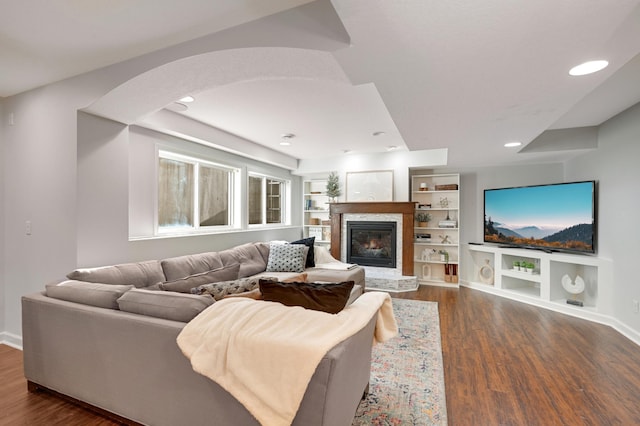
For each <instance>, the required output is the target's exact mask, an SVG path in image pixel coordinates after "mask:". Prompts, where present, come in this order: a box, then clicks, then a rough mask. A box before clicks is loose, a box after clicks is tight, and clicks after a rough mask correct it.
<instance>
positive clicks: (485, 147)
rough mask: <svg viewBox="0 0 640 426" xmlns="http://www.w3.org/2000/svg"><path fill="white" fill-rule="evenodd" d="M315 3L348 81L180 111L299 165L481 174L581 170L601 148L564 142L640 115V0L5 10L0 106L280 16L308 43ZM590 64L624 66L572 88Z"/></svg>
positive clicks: (293, 82)
mask: <svg viewBox="0 0 640 426" xmlns="http://www.w3.org/2000/svg"><path fill="white" fill-rule="evenodd" d="M313 3H315V4H320V5H321V6H322V7H324V8H325V9H326V8H327V7H328V8H331V10H332V12H333V14H322V15H321V16H320V15H318V16H316V19H315V20H316V21H319V22H320V24H321V25H322V26H324V27H326V28H327V31H326V32H325V34H324V37H326V38H327V39H329V38H334V39H337V38H339V37H335V29H336V28H338V27H339V28H342V29H343V31H345V32H346V34H348V40H347V42H346V43H335V44H334V47H333V48H332V49H330V53H331V56H332V61H335V64H336V65H337V66H338V67H339V68H340V69H341V72H343V73H344V76H345V78H344V82H337V81H335V80H330V79H326V80H323V79H310V78H308V79H301V78H280V79H277V78H272V79H255V78H253V79H247V80H244V81H238V82H234V83H232V84H220V85H216V86H215V87H210V88H206V89H203V90H200V91H197V92H194V93H189V94H191V95H193V96H194V97H195V98H196V100H195V102H193V103H191V104H189V106H188V110H187V111H182V112H179V114H182V115H185V116H187V117H189V118H192V119H194V120H197V121H199V122H203V123H207V124H209V125H211V126H214V127H216V128H218V129H221V130H223V131H225V132H227V133H231V134H235V135H237V136H240V137H242V138H244V139H247V140H249V141H252V142H254V143H257V144H260V145H264V146H266V147H268V148H270V149H273V150H275V151H279V152H282V153H284V154H286V155H289V156H292V157H294V158H298V159H318V158H331V157H335V156H343V155H350V153H356V154H357V153H371V152H386V151H387V150H389V149H391V147H395V149H396V150H400V151H423V150H431V149H440V148H447V149H448V164H449V165H450V166H467V165H469V166H470V165H494V164H504V163H511V164H513V163H518V162H522V163H524V162H543V161H561V160H563V159H566V158H570V157H571V156H573V155H576V154H578V153H580V152H582V150H584V149H592V148H593V147H594V144H593V141H592V140H588V139H589V137H588V136H584V137H583V136H580V137H568V138H567V137H564V136H566V132H563V133H562V135H563V137H564V141H563V142H560V141H557V142H556V141H554V138H553V137H552V136H553V135H556V134H559V133H557V132H554V131H557V130H560V129H573V128H578V129H580V128H584V127H591V126H597V125H599V124H601V123H603V122H604V121H606V120H607V119H609V118H611V117H613V116H614V115H616V114H618V113H620V112H621V111H624V110H625V109H627V108H629V107H630V106H632V105H634V104H636V103H638V102H640V0H609V1H607V2H603V1H600V0H564V1H562V2H558V1H557V0H536V1H527V2H525V1H521V2H513V1H508V0H483V1H482V2H478V1H477V0H455V1H454V0H413V1H412V0H404V1H402V2H390V1H385V0H334V1H331V2H329V1H328V0H318V1H316V2H309V1H301V0H272V1H269V2H265V1H262V0H246V1H242V2H238V1H237V0H215V1H212V0H183V1H180V2H176V1H173V0H137V1H135V2H132V1H130V0H24V1H20V2H16V1H14V0H0V5H1V6H2V10H3V13H2V14H1V15H0V63H1V64H2V67H1V68H0V96H1V97H8V96H12V95H14V94H17V93H20V92H23V91H26V90H30V89H32V88H35V87H38V86H41V85H44V84H48V83H50V82H54V81H58V80H61V79H64V78H67V77H71V76H74V75H78V74H81V73H84V72H88V71H91V70H94V69H98V68H101V67H104V66H107V65H110V64H114V63H118V62H121V61H124V60H127V59H130V58H134V57H136V56H139V55H142V54H145V53H148V52H153V51H156V50H159V49H163V48H167V47H170V46H175V45H177V44H179V43H184V42H188V41H189V40H194V39H197V38H200V37H209V36H211V35H212V34H217V33H219V32H224V31H225V30H227V31H228V30H230V29H238V31H240V30H241V31H246V32H250V31H251V30H252V28H254V27H255V28H257V27H258V26H259V24H260V22H261V21H264V20H265V19H270V18H273V17H274V16H276V17H277V16H282V17H284V18H283V21H282V22H283V25H285V26H288V27H289V28H288V31H290V34H294V35H295V37H296V38H297V37H299V38H300V40H303V39H304V38H305V36H306V35H307V33H309V32H310V31H311V29H310V26H309V25H308V22H309V19H310V18H313V17H308V16H307V17H306V19H307V20H306V21H298V20H294V19H293V18H288V17H289V16H290V15H286V13H287V12H289V11H291V10H294V8H300V9H301V10H302V8H306V9H304V10H305V11H313V10H316V9H309V8H308V6H310V5H312V4H313ZM308 13H312V12H308ZM314 31H316V30H314ZM334 41H335V40H334ZM301 43H302V42H301ZM591 59H606V60H608V61H609V63H610V65H609V67H608V68H606V69H605V70H603V71H601V72H599V73H596V74H592V75H589V76H583V77H571V76H569V75H568V70H569V69H570V68H571V67H572V66H574V65H577V64H579V63H581V62H584V61H586V60H591ZM168 108H169V109H174V110H175V108H174V105H169V106H168ZM287 133H291V134H293V135H295V136H294V137H292V138H289V139H288V140H289V141H290V142H291V145H290V146H286V147H285V146H281V145H280V142H281V141H282V140H283V139H282V135H283V134H287ZM579 135H588V133H585V132H581V133H579ZM511 141H520V142H522V143H523V146H524V148H521V149H518V148H516V149H506V148H504V146H503V145H504V144H505V143H506V142H511ZM567 141H571V143H568V142H567Z"/></svg>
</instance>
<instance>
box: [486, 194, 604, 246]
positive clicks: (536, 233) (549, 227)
mask: <svg viewBox="0 0 640 426" xmlns="http://www.w3.org/2000/svg"><path fill="white" fill-rule="evenodd" d="M595 237H596V182H595V181H586V182H568V183H558V184H550V185H535V186H521V187H514V188H498V189H485V191H484V242H485V243H497V244H500V245H504V246H509V247H511V246H513V247H523V248H534V249H541V250H545V251H565V252H574V253H584V254H594V253H595V252H596V238H595Z"/></svg>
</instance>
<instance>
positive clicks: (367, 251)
mask: <svg viewBox="0 0 640 426" xmlns="http://www.w3.org/2000/svg"><path fill="white" fill-rule="evenodd" d="M347 238H348V239H347V262H349V263H357V264H358V265H360V266H378V267H382V268H395V267H396V222H356V221H349V222H347Z"/></svg>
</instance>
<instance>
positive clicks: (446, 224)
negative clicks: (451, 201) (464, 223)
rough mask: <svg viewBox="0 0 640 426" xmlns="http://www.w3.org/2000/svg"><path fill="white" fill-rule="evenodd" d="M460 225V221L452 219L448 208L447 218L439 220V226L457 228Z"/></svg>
mask: <svg viewBox="0 0 640 426" xmlns="http://www.w3.org/2000/svg"><path fill="white" fill-rule="evenodd" d="M457 226H458V222H456V221H455V220H451V217H450V216H449V211H448V210H447V218H446V219H445V220H441V221H440V222H438V228H455V227H457Z"/></svg>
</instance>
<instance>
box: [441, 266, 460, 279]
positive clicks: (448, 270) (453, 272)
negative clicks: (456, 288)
mask: <svg viewBox="0 0 640 426" xmlns="http://www.w3.org/2000/svg"><path fill="white" fill-rule="evenodd" d="M444 282H446V283H457V282H458V265H456V264H449V263H447V264H445V265H444Z"/></svg>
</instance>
